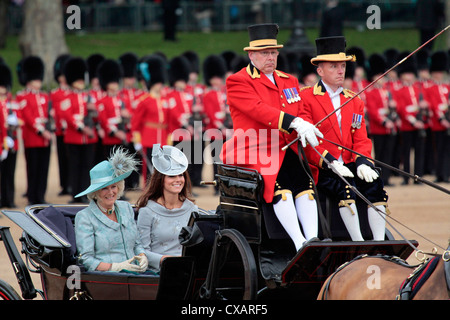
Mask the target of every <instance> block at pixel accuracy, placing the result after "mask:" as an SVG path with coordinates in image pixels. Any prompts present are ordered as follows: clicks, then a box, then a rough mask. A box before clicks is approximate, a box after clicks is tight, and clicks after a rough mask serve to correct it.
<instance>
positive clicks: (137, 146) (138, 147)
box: [133, 143, 142, 152]
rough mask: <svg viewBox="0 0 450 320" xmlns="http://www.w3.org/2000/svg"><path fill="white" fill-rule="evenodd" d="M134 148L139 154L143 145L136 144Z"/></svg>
mask: <svg viewBox="0 0 450 320" xmlns="http://www.w3.org/2000/svg"><path fill="white" fill-rule="evenodd" d="M133 146H134V150H136V151H138V152H139V151H141V150H142V144H140V143H135V144H134V145H133Z"/></svg>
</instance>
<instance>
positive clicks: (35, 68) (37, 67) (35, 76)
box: [22, 56, 45, 84]
mask: <svg viewBox="0 0 450 320" xmlns="http://www.w3.org/2000/svg"><path fill="white" fill-rule="evenodd" d="M44 71H45V66H44V61H42V59H41V58H39V57H37V56H30V57H26V58H25V59H24V60H23V63H22V73H23V80H24V83H25V84H26V83H28V82H30V81H33V80H41V81H42V80H44Z"/></svg>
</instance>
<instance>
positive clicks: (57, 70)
mask: <svg viewBox="0 0 450 320" xmlns="http://www.w3.org/2000/svg"><path fill="white" fill-rule="evenodd" d="M69 59H70V54H62V55H60V56H59V57H58V58H56V60H55V64H54V65H53V78H54V79H55V81H56V82H58V83H59V79H58V78H59V77H60V76H61V75H63V74H64V65H65V63H66V62H67V60H69Z"/></svg>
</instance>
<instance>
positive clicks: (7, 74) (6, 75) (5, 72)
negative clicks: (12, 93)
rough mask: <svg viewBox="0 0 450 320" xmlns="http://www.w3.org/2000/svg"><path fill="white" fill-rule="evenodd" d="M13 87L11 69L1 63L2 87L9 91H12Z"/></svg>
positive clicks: (0, 78) (0, 76) (0, 83)
mask: <svg viewBox="0 0 450 320" xmlns="http://www.w3.org/2000/svg"><path fill="white" fill-rule="evenodd" d="M11 85H12V75H11V69H10V68H9V67H8V65H6V64H5V63H0V87H5V88H6V89H8V91H9V90H10V89H11Z"/></svg>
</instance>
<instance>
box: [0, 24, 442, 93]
mask: <svg viewBox="0 0 450 320" xmlns="http://www.w3.org/2000/svg"><path fill="white" fill-rule="evenodd" d="M306 35H307V37H308V39H309V40H310V41H311V43H313V44H314V39H315V38H317V37H318V30H317V29H307V30H306ZM344 35H345V37H346V39H347V47H351V46H360V47H362V48H364V49H365V50H366V53H367V54H368V55H369V54H372V53H374V52H383V51H384V50H385V49H387V48H391V47H395V48H397V49H399V50H400V51H403V50H414V49H415V48H417V47H418V45H419V34H418V32H417V30H416V29H381V30H365V31H363V32H360V31H357V30H355V29H346V30H345V33H344ZM290 36H291V31H289V30H282V31H280V34H279V36H278V42H279V43H286V42H287V41H288V40H289V38H290ZM445 36H446V35H441V36H440V37H439V38H438V39H437V40H436V43H435V47H434V48H435V49H445V48H446V46H445ZM177 38H178V41H177V42H165V41H163V37H162V33H161V32H142V33H97V34H68V35H67V36H66V41H67V45H68V46H69V49H70V53H71V54H72V55H75V56H82V57H87V56H89V55H90V54H92V53H102V54H104V55H105V56H106V57H107V58H117V57H119V56H120V55H121V54H122V53H124V52H127V51H133V52H135V53H136V54H138V55H139V56H143V55H147V54H150V53H153V52H155V51H161V52H164V53H165V54H166V55H167V57H168V58H172V57H174V56H176V55H178V54H181V53H182V52H184V51H186V50H195V51H196V52H198V54H199V56H200V59H201V60H203V59H204V58H205V57H206V56H208V55H210V54H218V53H221V52H223V51H225V50H234V51H236V52H238V53H242V54H244V51H243V50H242V49H243V48H244V47H245V46H247V45H248V34H247V32H246V31H235V32H226V33H225V32H212V33H209V34H204V33H198V32H189V33H188V32H178V33H177ZM0 56H1V57H3V58H4V59H5V61H6V63H7V64H8V65H9V66H10V67H11V69H12V70H15V66H16V65H17V62H18V61H19V60H20V59H21V54H20V50H19V47H18V37H17V36H9V37H8V39H7V46H6V48H5V49H2V50H0ZM19 89H20V87H19V85H18V83H17V77H16V74H15V72H14V86H13V92H16V91H17V90H19Z"/></svg>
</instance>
